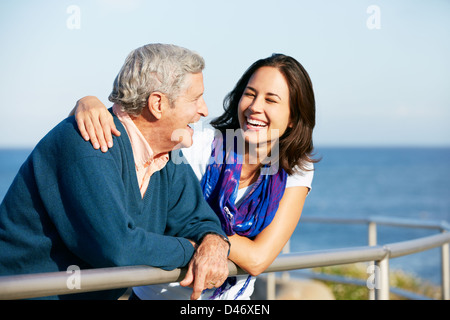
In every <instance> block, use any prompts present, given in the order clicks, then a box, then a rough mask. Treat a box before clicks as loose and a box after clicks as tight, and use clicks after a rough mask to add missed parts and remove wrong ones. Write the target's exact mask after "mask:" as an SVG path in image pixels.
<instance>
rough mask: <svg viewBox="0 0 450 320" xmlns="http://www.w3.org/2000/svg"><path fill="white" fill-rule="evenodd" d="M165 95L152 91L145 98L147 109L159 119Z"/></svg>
mask: <svg viewBox="0 0 450 320" xmlns="http://www.w3.org/2000/svg"><path fill="white" fill-rule="evenodd" d="M164 99H166V97H165V96H164V94H163V93H161V92H152V94H150V97H148V100H147V108H148V111H149V112H150V113H151V114H152V115H153V116H154V117H155V118H156V119H158V120H159V119H161V116H162V112H163V104H164Z"/></svg>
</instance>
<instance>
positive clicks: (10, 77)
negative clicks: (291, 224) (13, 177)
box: [0, 0, 450, 147]
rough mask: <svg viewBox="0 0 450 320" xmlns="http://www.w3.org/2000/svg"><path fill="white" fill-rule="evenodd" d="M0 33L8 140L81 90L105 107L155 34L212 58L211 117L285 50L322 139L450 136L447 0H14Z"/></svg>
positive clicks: (45, 123)
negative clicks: (258, 67)
mask: <svg viewBox="0 0 450 320" xmlns="http://www.w3.org/2000/svg"><path fill="white" fill-rule="evenodd" d="M71 5H74V6H76V7H75V8H77V9H79V13H80V15H79V24H77V21H76V20H74V19H73V18H74V14H75V12H74V11H70V10H69V12H68V8H70V6H71ZM371 6H376V8H377V9H378V10H379V11H377V12H379V15H377V12H375V11H371V10H369V11H368V9H369V8H371ZM375 17H379V20H374V19H373V18H375ZM68 22H69V27H68ZM368 22H369V25H368ZM73 26H79V28H71V27H73ZM373 26H376V27H377V28H371V27H373ZM0 39H1V43H2V49H1V50H0V68H1V71H2V72H1V76H0V95H1V102H0V103H1V105H0V108H1V117H0V121H1V123H0V147H33V146H34V145H35V144H36V143H37V142H38V141H39V140H40V139H41V138H42V137H43V136H44V135H45V134H46V133H47V132H48V131H49V130H50V129H51V128H52V127H54V126H55V125H56V124H57V123H58V122H60V121H61V120H62V119H63V118H65V117H66V116H67V114H68V113H69V111H70V110H71V109H72V108H73V106H74V105H75V102H76V101H77V100H78V99H79V98H81V97H83V96H85V95H96V96H98V97H99V98H100V99H101V100H102V101H103V102H104V103H106V104H107V105H108V106H109V105H110V103H109V101H108V100H107V97H108V95H109V93H110V90H111V87H112V82H113V80H114V78H115V76H116V74H117V72H118V71H119V69H120V67H121V65H122V63H123V61H124V59H125V57H126V55H127V54H128V53H129V52H130V51H131V50H133V49H135V48H137V47H139V46H142V45H144V44H147V43H151V42H162V43H174V44H177V45H181V46H185V47H187V48H190V49H193V50H195V51H197V52H199V53H200V54H201V55H202V56H203V57H204V58H205V60H206V69H205V72H204V75H205V90H206V91H205V99H206V102H207V104H208V107H209V111H210V116H212V117H214V116H217V115H219V114H220V113H221V111H222V101H223V97H224V96H225V94H226V93H227V92H229V91H230V90H231V89H232V88H233V86H234V84H235V82H236V81H237V80H238V78H239V77H240V76H241V75H242V73H243V72H244V71H245V69H246V68H247V67H248V66H249V65H250V64H251V63H253V62H254V61H255V60H257V59H259V58H263V57H266V56H269V55H270V54H272V53H273V52H279V53H285V54H288V55H291V56H293V57H295V58H296V59H297V60H298V61H300V63H302V64H303V66H304V67H305V68H306V69H307V71H308V72H309V74H310V76H311V79H312V81H313V85H314V89H315V95H316V102H317V126H316V130H315V134H314V142H315V145H316V146H382V145H383V146H450V126H449V120H450V61H449V60H450V59H449V57H450V40H449V39H450V1H446V0H430V1H423V0H403V1H401V0H393V1H392V0H391V1H380V0H370V1H364V0H354V1H351V0H345V1H332V0H329V1H325V0H319V1H299V0H277V1H266V0H258V1H254V0H240V1H237V0H231V1H211V0H209V1H208V0H192V1H181V0H179V1H173V0H172V1H145V0H131V1H130V0H129V1H119V0H110V1H108V0H71V1H65V0H41V1H35V0H15V1H12V0H7V1H1V2H0Z"/></svg>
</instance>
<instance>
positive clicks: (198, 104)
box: [165, 72, 208, 149]
mask: <svg viewBox="0 0 450 320" xmlns="http://www.w3.org/2000/svg"><path fill="white" fill-rule="evenodd" d="M185 81H186V88H185V90H184V92H183V93H182V94H181V95H180V96H179V97H178V98H177V99H176V100H175V101H174V103H173V106H172V107H171V108H168V109H167V113H166V115H165V119H166V121H167V130H170V135H171V140H172V142H173V145H174V146H173V149H178V148H188V147H190V146H192V143H193V140H192V134H193V133H194V130H193V129H192V128H191V127H190V124H193V123H195V122H197V121H199V120H200V118H201V117H206V116H207V115H208V107H207V106H206V103H205V100H204V99H203V91H204V86H203V73H201V72H200V73H191V74H188V75H187V76H186V80H185Z"/></svg>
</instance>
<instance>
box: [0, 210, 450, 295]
mask: <svg viewBox="0 0 450 320" xmlns="http://www.w3.org/2000/svg"><path fill="white" fill-rule="evenodd" d="M303 222H322V223H365V224H368V226H369V236H368V238H369V245H368V246H362V247H350V248H341V249H332V250H316V251H309V252H300V253H284V254H280V255H279V256H278V257H277V259H276V260H275V261H274V262H273V263H272V264H271V265H270V266H269V267H268V268H267V270H266V271H265V273H269V272H279V271H291V270H297V269H308V268H314V267H324V266H333V265H340V264H349V263H357V262H371V261H374V263H375V265H376V266H377V272H375V273H374V277H375V278H374V283H375V284H376V285H375V288H374V297H373V298H375V299H389V292H390V286H389V259H393V258H397V257H401V256H405V255H409V254H414V253H418V252H422V251H425V250H429V249H432V248H436V247H441V261H442V265H441V269H442V299H445V300H449V299H450V289H449V285H450V273H449V243H450V232H448V231H450V227H449V225H448V224H447V223H446V222H439V223H436V222H422V221H412V220H400V219H387V218H379V217H377V218H368V219H358V220H356V219H335V218H302V223H303ZM377 224H384V225H391V226H392V225H396V226H401V227H415V228H419V227H420V228H431V229H437V230H439V231H440V233H439V234H436V235H431V236H427V237H422V238H417V239H414V240H408V241H402V242H396V243H390V244H386V245H382V246H380V245H377V244H376V243H375V242H374V241H376V225H377ZM228 266H229V272H230V275H238V274H245V271H244V270H242V269H240V268H239V267H237V266H236V265H235V264H234V263H233V262H231V261H229V264H228ZM72 271H74V270H72ZM72 271H67V272H51V273H40V274H27V275H14V276H1V277H0V299H27V298H36V297H46V296H50V295H61V294H74V293H82V292H90V291H99V290H108V289H117V288H128V287H134V286H142V285H149V284H158V283H168V282H176V281H181V279H183V278H184V275H185V272H186V270H185V269H175V270H172V271H165V270H162V269H158V268H153V267H149V266H131V267H114V268H99V269H89V270H81V271H79V280H80V281H79V283H78V285H73V282H72V280H73V277H74V273H73V272H72ZM74 272H75V271H74Z"/></svg>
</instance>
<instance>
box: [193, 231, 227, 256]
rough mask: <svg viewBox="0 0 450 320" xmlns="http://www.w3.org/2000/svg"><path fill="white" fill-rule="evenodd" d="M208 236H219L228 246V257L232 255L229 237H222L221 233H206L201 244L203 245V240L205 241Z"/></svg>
mask: <svg viewBox="0 0 450 320" xmlns="http://www.w3.org/2000/svg"><path fill="white" fill-rule="evenodd" d="M208 235H214V236H218V237H219V238H221V239H222V240H223V241H225V242H226V243H227V244H228V253H227V256H229V255H230V249H231V242H230V240H229V239H228V237H226V236H224V235H221V234H220V233H216V232H206V233H205V234H204V235H203V236H202V237H201V239H200V241H199V244H201V243H202V242H203V240H204V239H205V237H206V236H208Z"/></svg>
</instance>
